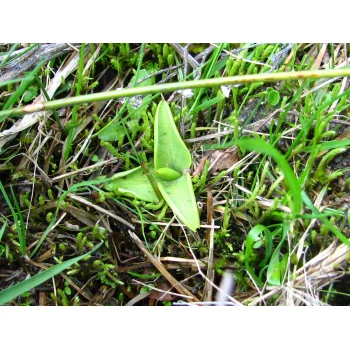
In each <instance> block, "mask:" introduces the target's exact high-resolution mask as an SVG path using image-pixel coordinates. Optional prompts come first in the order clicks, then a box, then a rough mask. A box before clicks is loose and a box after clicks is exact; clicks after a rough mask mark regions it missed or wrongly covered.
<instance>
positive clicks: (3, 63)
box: [0, 44, 19, 69]
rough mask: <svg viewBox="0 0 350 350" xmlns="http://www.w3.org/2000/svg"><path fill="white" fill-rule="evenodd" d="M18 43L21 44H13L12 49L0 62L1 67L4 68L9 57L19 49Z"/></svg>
mask: <svg viewBox="0 0 350 350" xmlns="http://www.w3.org/2000/svg"><path fill="white" fill-rule="evenodd" d="M18 45H19V44H13V45H12V46H11V49H10V51H9V52H8V53H7V55H6V57H5V58H4V59H3V60H2V61H1V62H0V69H2V68H3V67H4V66H5V64H6V62H7V61H8V59H9V58H10V57H11V54H12V53H13V52H14V51H15V50H16V49H17V46H18Z"/></svg>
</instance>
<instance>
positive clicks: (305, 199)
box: [301, 191, 350, 247]
mask: <svg viewBox="0 0 350 350" xmlns="http://www.w3.org/2000/svg"><path fill="white" fill-rule="evenodd" d="M301 197H302V199H303V202H304V203H305V205H306V206H307V207H308V208H309V209H310V210H311V211H312V213H313V214H315V215H317V217H318V218H319V219H320V220H321V221H322V222H323V223H324V224H325V225H326V226H327V227H328V228H329V229H330V230H331V231H332V232H333V233H334V235H335V236H336V237H337V238H338V239H339V241H341V242H342V243H344V244H346V245H347V246H348V247H350V241H349V239H348V238H347V237H346V236H345V235H343V234H342V233H341V232H340V231H339V230H338V229H337V228H336V227H335V226H334V225H333V224H332V223H331V222H330V221H328V220H327V219H326V218H324V217H322V216H320V214H321V213H320V212H319V211H318V209H317V208H316V207H315V206H314V205H313V203H312V202H311V200H310V198H309V197H308V195H307V194H306V193H305V192H304V191H302V193H301Z"/></svg>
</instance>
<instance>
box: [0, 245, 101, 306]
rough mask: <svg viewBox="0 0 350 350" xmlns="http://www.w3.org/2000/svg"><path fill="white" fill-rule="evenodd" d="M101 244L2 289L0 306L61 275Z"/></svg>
mask: <svg viewBox="0 0 350 350" xmlns="http://www.w3.org/2000/svg"><path fill="white" fill-rule="evenodd" d="M102 244H103V242H101V243H99V244H98V245H97V246H96V247H95V248H94V249H92V251H91V252H88V253H86V254H84V255H81V256H78V257H76V258H73V259H70V260H67V261H64V262H62V263H60V264H58V265H55V266H52V267H50V268H49V269H47V270H45V271H43V272H40V273H38V274H37V275H35V276H32V277H30V278H29V279H27V280H25V281H22V282H19V283H17V284H16V285H14V286H11V287H9V288H6V289H4V290H3V291H1V292H0V305H4V304H5V303H7V302H9V301H11V300H13V299H14V298H16V297H18V296H19V295H21V294H22V293H24V292H27V291H28V290H30V289H33V288H35V287H37V286H39V285H40V284H42V283H44V282H46V281H47V280H48V279H50V278H52V277H54V276H56V275H57V274H59V273H61V272H62V271H63V270H65V269H67V268H68V267H69V266H71V265H73V264H75V263H76V262H78V261H79V260H81V259H83V258H85V257H86V256H88V255H90V254H92V253H94V252H95V251H96V250H97V249H99V248H100V247H101V246H102Z"/></svg>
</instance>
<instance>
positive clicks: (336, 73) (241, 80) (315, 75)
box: [0, 68, 350, 118]
mask: <svg viewBox="0 0 350 350" xmlns="http://www.w3.org/2000/svg"><path fill="white" fill-rule="evenodd" d="M334 77H350V68H344V69H329V70H314V71H300V72H279V73H266V74H252V75H240V76H234V77H223V78H214V79H203V80H192V81H183V82H177V83H168V84H158V85H150V86H140V87H134V88H126V89H122V90H113V91H106V92H99V93H95V94H90V95H82V96H75V97H70V98H66V99H60V100H55V101H47V102H46V103H38V104H31V105H27V106H24V107H18V108H13V109H9V110H5V111H0V118H1V117H7V116H14V115H21V114H25V113H33V112H39V111H44V110H49V109H55V108H62V107H67V106H74V105H77V104H82V103H91V102H98V101H106V100H112V99H117V98H122V97H130V96H136V95H148V94H156V93H166V92H172V91H176V90H184V89H200V88H209V87H213V86H221V85H235V84H246V83H255V82H277V81H282V80H297V79H321V78H334Z"/></svg>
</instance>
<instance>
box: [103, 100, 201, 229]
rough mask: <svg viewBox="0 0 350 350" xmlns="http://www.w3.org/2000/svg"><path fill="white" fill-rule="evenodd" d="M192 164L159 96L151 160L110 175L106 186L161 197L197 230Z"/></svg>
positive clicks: (154, 198)
mask: <svg viewBox="0 0 350 350" xmlns="http://www.w3.org/2000/svg"><path fill="white" fill-rule="evenodd" d="M191 165H192V157H191V154H190V152H189V150H188V149H187V147H186V145H185V143H184V141H183V140H182V138H181V136H180V134H179V132H178V130H177V128H176V125H175V123H174V119H173V116H172V113H171V110H170V108H169V106H168V104H167V103H166V102H165V101H164V100H162V101H161V102H160V103H159V105H158V107H157V111H156V116H155V121H154V159H153V163H152V162H151V163H149V164H147V165H146V166H145V167H141V166H139V167H137V168H134V169H131V170H128V171H124V172H121V173H117V174H115V175H113V176H112V180H111V181H110V182H109V183H108V184H107V185H106V186H105V188H106V189H107V190H109V191H113V192H115V193H116V194H118V195H124V196H128V197H132V198H137V199H140V200H142V201H145V202H153V203H159V201H161V200H162V199H164V200H165V202H166V203H167V204H168V205H169V207H170V208H171V209H172V211H173V212H174V214H175V215H176V217H177V218H178V219H179V220H180V221H181V222H182V223H183V224H184V225H186V226H187V227H188V228H189V229H191V230H192V231H196V230H197V229H198V228H199V226H200V220H199V213H198V207H197V202H196V199H195V195H194V191H193V185H192V181H191V176H190V174H189V170H190V168H191ZM144 169H146V170H144Z"/></svg>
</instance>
